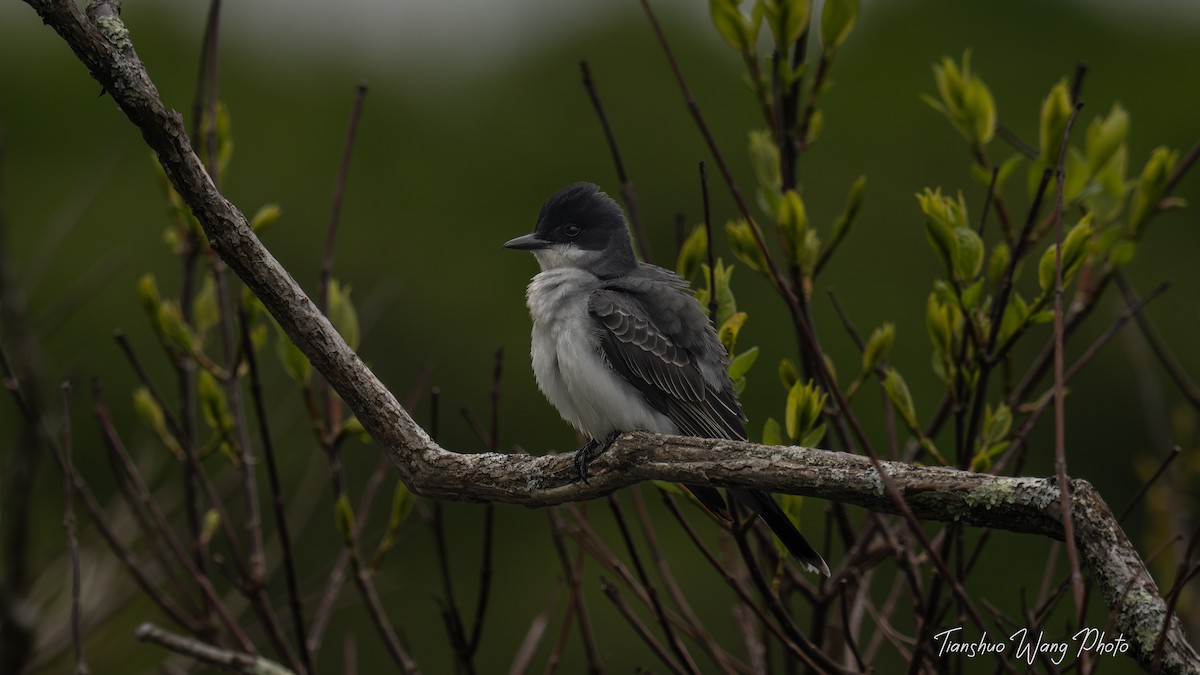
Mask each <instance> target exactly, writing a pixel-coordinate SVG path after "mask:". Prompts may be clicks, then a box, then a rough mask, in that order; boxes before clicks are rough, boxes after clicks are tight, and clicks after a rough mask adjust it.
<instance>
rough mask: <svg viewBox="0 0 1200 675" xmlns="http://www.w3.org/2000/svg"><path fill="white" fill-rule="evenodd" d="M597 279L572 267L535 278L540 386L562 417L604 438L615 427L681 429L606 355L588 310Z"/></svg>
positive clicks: (534, 353) (532, 310)
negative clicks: (604, 355) (643, 395)
mask: <svg viewBox="0 0 1200 675" xmlns="http://www.w3.org/2000/svg"><path fill="white" fill-rule="evenodd" d="M596 282H597V279H596V277H595V276H594V275H592V274H591V273H589V272H585V271H583V270H579V269H575V268H569V267H560V268H557V269H551V270H548V271H545V272H542V273H541V274H538V275H537V276H535V277H534V278H533V281H531V282H530V284H529V290H528V293H527V294H526V297H527V299H528V304H529V314H530V315H531V316H532V317H533V338H532V340H531V349H530V356H531V357H532V360H533V373H534V376H535V377H536V379H537V383H538V388H539V389H541V390H542V393H543V394H545V395H546V398H547V399H548V400H549V401H550V403H551V405H553V406H554V407H555V408H556V409H557V410H558V412H559V414H560V415H562V417H563V419H565V420H566V421H567V422H569V423H571V425H572V426H574V427H575V428H576V429H578V430H579V432H580V433H582V434H584V435H585V436H588V437H590V438H594V439H596V440H599V441H603V440H604V439H605V438H606V437H607V436H608V435H609V434H610V433H612V432H613V431H656V432H659V433H677V428H676V427H675V424H674V423H673V422H671V421H670V420H669V419H668V418H667V417H666V416H664V415H662V414H660V413H659V412H658V411H656V410H654V409H653V408H651V407H650V406H649V405H648V404H647V403H646V402H645V400H644V399H643V398H642V395H641V393H640V392H638V391H637V390H636V389H634V388H633V387H632V386H631V385H629V384H628V383H627V382H625V381H624V380H623V379H621V377H620V376H619V375H617V374H616V373H615V372H613V370H612V368H610V367H609V366H608V364H607V363H606V362H605V361H604V358H603V356H602V355H601V352H600V343H599V337H598V335H597V334H596V333H594V332H593V331H594V330H596V329H595V327H594V324H593V322H592V319H591V317H589V316H588V313H587V296H588V293H590V292H591V290H592V289H594V288H595V287H596Z"/></svg>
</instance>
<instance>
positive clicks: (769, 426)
mask: <svg viewBox="0 0 1200 675" xmlns="http://www.w3.org/2000/svg"><path fill="white" fill-rule="evenodd" d="M762 444H763V445H783V432H782V431H781V430H780V428H779V422H777V421H776V420H775V418H774V417H768V418H767V421H766V422H764V423H763V432H762Z"/></svg>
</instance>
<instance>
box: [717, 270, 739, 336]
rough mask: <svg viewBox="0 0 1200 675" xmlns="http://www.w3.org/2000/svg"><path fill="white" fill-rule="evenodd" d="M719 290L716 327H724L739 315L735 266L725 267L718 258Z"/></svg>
mask: <svg viewBox="0 0 1200 675" xmlns="http://www.w3.org/2000/svg"><path fill="white" fill-rule="evenodd" d="M714 281H716V289H717V320H716V321H715V322H714V323H716V325H718V326H721V325H724V324H725V322H726V321H728V320H729V317H731V316H733V315H734V314H736V313H737V302H736V300H735V299H734V297H733V287H732V286H731V282H732V281H733V265H725V264H724V263H723V262H722V261H721V259H720V258H717V272H716V274H715V275H714Z"/></svg>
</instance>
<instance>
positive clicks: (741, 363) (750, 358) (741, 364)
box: [729, 347, 758, 380]
mask: <svg viewBox="0 0 1200 675" xmlns="http://www.w3.org/2000/svg"><path fill="white" fill-rule="evenodd" d="M757 359H758V347H751V348H750V349H747V350H746V351H744V352H742V353H741V354H738V355H737V356H736V357H735V358H734V359H733V361H731V362H730V363H729V379H731V380H740V379H742V378H743V377H745V376H746V373H747V372H749V370H750V367H751V366H753V365H754V362H755V361H756V360H757Z"/></svg>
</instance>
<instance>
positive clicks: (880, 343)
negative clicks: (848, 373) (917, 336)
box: [862, 322, 896, 371]
mask: <svg viewBox="0 0 1200 675" xmlns="http://www.w3.org/2000/svg"><path fill="white" fill-rule="evenodd" d="M895 340H896V326H895V325H893V324H892V323H891V322H886V323H884V324H883V325H882V326H880V327H879V328H876V329H875V330H874V331H873V332H872V333H871V337H869V338H867V344H866V346H865V347H864V348H863V356H862V365H863V370H867V371H869V370H875V369H876V368H878V367H879V366H880V365H881V364H882V363H883V361H884V359H886V358H887V355H888V352H890V351H891V349H892V343H893V342H895Z"/></svg>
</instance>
